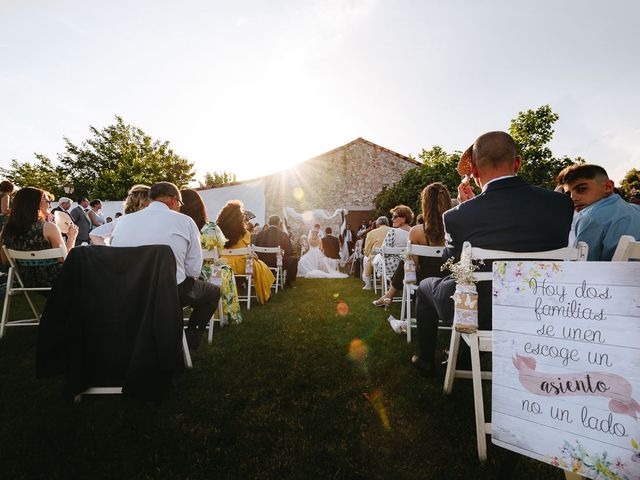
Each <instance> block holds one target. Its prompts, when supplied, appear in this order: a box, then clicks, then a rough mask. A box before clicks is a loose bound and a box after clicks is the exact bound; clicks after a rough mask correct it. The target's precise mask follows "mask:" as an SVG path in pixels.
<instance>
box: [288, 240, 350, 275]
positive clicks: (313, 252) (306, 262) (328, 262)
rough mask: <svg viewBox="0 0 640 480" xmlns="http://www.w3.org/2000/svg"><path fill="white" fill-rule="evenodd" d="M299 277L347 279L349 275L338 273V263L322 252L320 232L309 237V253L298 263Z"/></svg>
mask: <svg viewBox="0 0 640 480" xmlns="http://www.w3.org/2000/svg"><path fill="white" fill-rule="evenodd" d="M298 276H299V277H305V278H347V277H348V276H349V275H347V274H346V273H340V272H339V271H338V262H337V260H333V259H331V258H328V257H326V256H325V254H324V253H322V252H321V251H320V239H319V238H318V232H315V231H312V233H311V236H310V237H309V251H308V252H307V253H305V254H304V255H303V256H302V257H300V260H299V261H298Z"/></svg>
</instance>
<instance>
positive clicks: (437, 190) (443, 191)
mask: <svg viewBox="0 0 640 480" xmlns="http://www.w3.org/2000/svg"><path fill="white" fill-rule="evenodd" d="M420 203H421V206H422V214H421V215H418V217H422V218H423V219H426V220H423V222H422V223H420V222H418V225H415V226H413V227H411V230H409V241H410V242H411V245H428V246H432V247H439V246H443V245H444V224H443V223H442V214H443V213H444V212H446V211H447V210H449V209H450V208H451V195H450V194H449V190H447V187H445V186H444V185H443V184H441V183H438V182H436V183H432V184H430V185H427V186H426V187H424V189H423V190H422V193H421V194H420ZM413 262H414V264H415V266H416V281H417V283H420V281H421V280H422V279H423V278H427V277H441V276H443V274H442V272H441V271H440V266H441V265H442V260H441V259H437V258H428V257H418V256H414V258H413ZM403 280H404V262H403V261H401V262H400V263H399V264H398V267H397V268H396V270H395V273H394V274H393V277H391V287H389V290H388V291H387V292H386V293H385V294H384V295H383V296H382V297H380V298H379V299H378V300H374V302H373V304H374V305H375V306H376V307H384V306H388V305H391V302H392V300H393V297H395V296H396V293H397V292H398V291H401V290H402V288H403V283H402V282H403Z"/></svg>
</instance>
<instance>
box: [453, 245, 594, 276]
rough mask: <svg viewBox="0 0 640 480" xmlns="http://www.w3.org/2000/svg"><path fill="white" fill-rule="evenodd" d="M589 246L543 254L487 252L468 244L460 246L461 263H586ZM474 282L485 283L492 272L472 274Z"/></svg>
mask: <svg viewBox="0 0 640 480" xmlns="http://www.w3.org/2000/svg"><path fill="white" fill-rule="evenodd" d="M588 253H589V246H588V245H587V244H586V243H585V242H578V246H577V247H575V248H571V247H565V248H558V249H556V250H547V251H543V252H512V251H506V250H489V249H486V248H478V247H472V246H471V244H470V243H469V242H464V244H463V246H462V256H461V258H462V261H474V260H566V261H573V262H575V261H586V260H587V254H588ZM473 276H474V279H475V280H476V281H486V280H491V279H492V278H493V273H492V272H474V274H473Z"/></svg>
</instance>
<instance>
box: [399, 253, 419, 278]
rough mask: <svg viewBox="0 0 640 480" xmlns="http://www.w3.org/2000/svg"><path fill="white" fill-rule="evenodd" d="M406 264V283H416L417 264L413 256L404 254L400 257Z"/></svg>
mask: <svg viewBox="0 0 640 480" xmlns="http://www.w3.org/2000/svg"><path fill="white" fill-rule="evenodd" d="M400 258H402V261H403V262H404V283H416V281H417V278H416V264H415V263H414V261H413V255H409V254H408V253H406V252H405V253H403V254H402V255H400Z"/></svg>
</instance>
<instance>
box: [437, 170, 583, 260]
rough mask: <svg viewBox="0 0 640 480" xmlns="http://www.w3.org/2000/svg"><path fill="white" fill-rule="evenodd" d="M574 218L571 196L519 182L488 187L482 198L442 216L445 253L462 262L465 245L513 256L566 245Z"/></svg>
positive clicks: (507, 181)
mask: <svg viewBox="0 0 640 480" xmlns="http://www.w3.org/2000/svg"><path fill="white" fill-rule="evenodd" d="M572 218H573V203H572V201H571V199H570V198H569V197H567V196H566V195H562V194H560V193H556V192H553V191H551V190H546V189H544V188H539V187H534V186H532V185H529V184H528V183H527V182H526V181H524V180H523V179H522V178H520V177H511V178H505V179H503V180H497V181H495V182H492V183H490V184H489V185H488V186H487V189H486V191H485V192H484V193H481V194H480V195H478V196H476V197H475V198H473V199H471V200H468V201H466V202H464V203H461V204H460V205H458V206H457V207H455V208H452V209H451V210H448V211H447V212H445V213H444V226H445V231H446V235H447V238H446V239H447V248H446V250H445V253H444V255H445V256H446V257H449V256H454V257H456V258H458V257H459V256H460V252H461V251H462V244H463V243H464V242H466V241H468V242H470V243H471V245H472V246H474V247H480V248H488V249H493V250H510V251H515V252H535V251H542V250H553V249H556V248H562V247H566V246H567V242H568V239H569V229H570V228H571V220H572Z"/></svg>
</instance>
